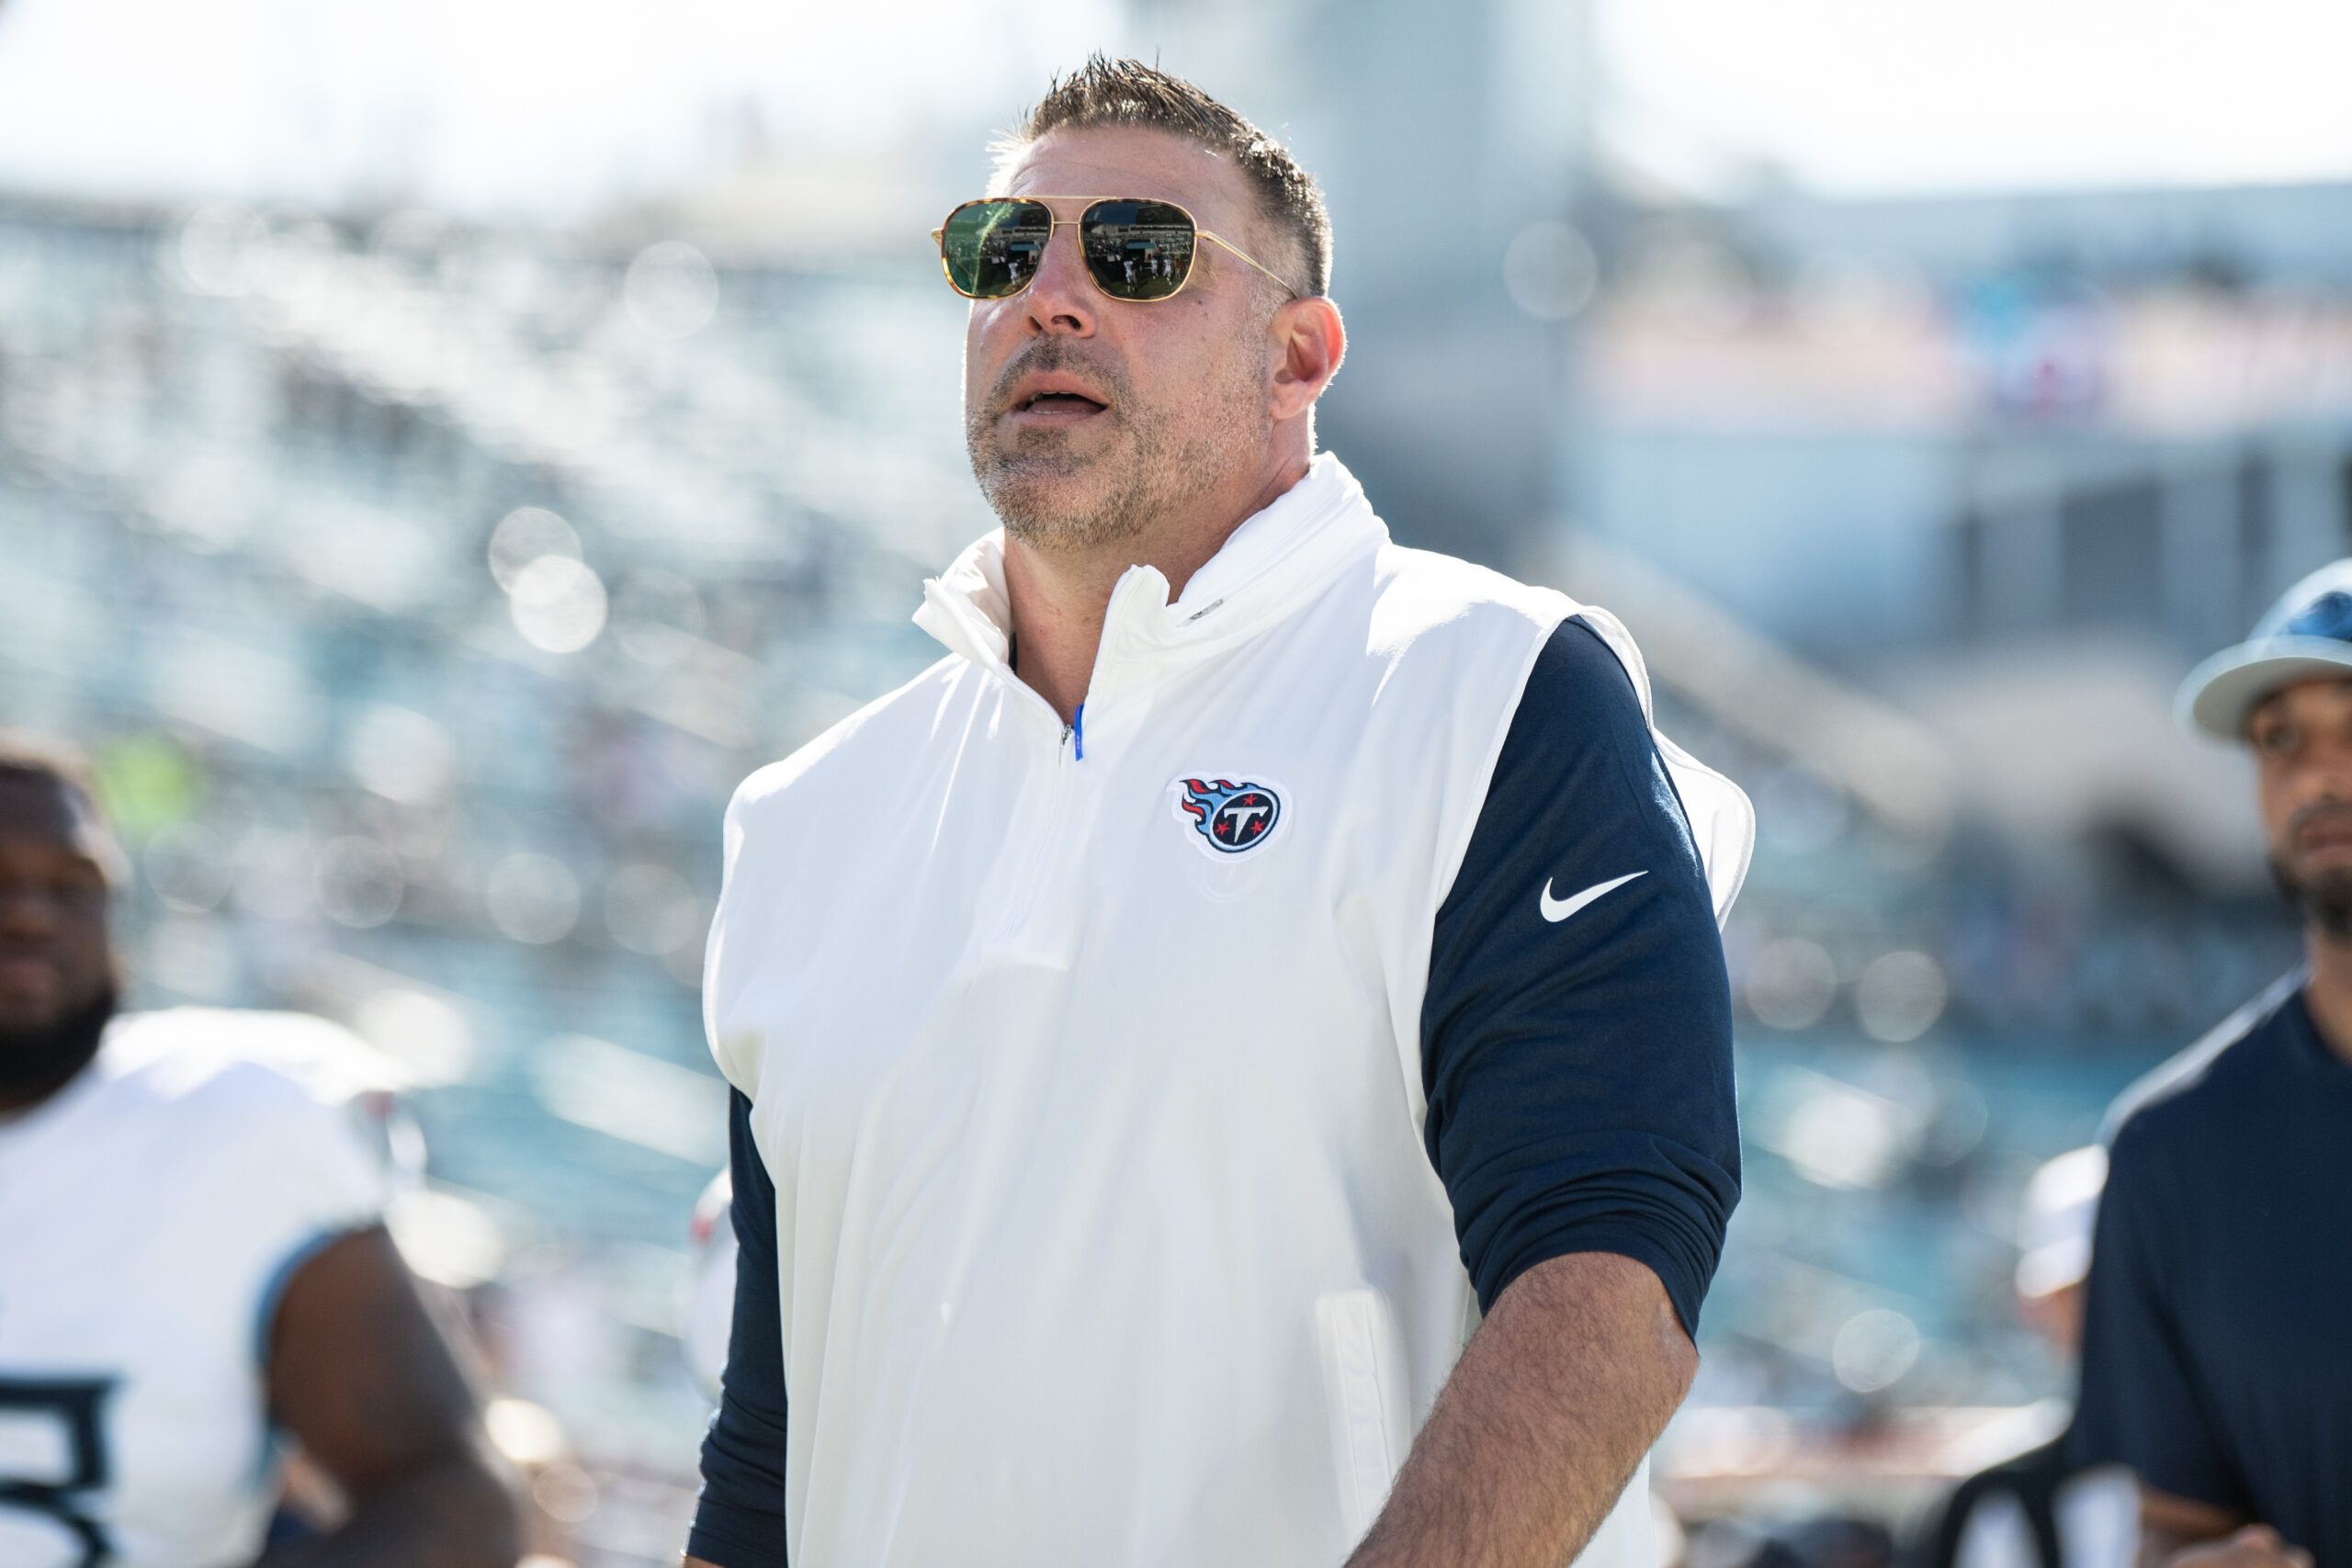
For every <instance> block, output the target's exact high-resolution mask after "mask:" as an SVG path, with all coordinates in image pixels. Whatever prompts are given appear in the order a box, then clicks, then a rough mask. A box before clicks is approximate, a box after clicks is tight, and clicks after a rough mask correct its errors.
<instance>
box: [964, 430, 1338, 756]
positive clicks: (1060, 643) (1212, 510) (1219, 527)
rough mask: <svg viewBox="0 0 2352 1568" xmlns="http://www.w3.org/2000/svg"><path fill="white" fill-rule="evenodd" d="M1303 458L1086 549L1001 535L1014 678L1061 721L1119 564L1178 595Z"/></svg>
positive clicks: (1075, 695)
mask: <svg viewBox="0 0 2352 1568" xmlns="http://www.w3.org/2000/svg"><path fill="white" fill-rule="evenodd" d="M1306 468H1307V459H1306V457H1303V456H1302V457H1295V458H1294V459H1291V460H1287V461H1283V462H1281V463H1278V464H1277V465H1275V466H1274V467H1272V468H1270V469H1269V470H1268V471H1266V472H1264V473H1262V474H1261V475H1260V476H1258V477H1257V479H1256V482H1255V483H1254V485H1253V487H1252V488H1250V490H1248V491H1240V492H1239V499H1238V500H1237V499H1234V495H1233V493H1232V492H1227V493H1224V494H1221V495H1220V496H1219V497H1218V498H1217V501H1216V504H1215V505H1213V506H1211V507H1209V508H1207V509H1205V510H1204V511H1203V512H1201V513H1196V514H1195V515H1193V516H1191V517H1187V518H1182V519H1173V520H1170V521H1169V522H1167V523H1165V524H1161V525H1155V526H1153V527H1152V528H1150V529H1149V530H1148V531H1147V532H1145V533H1143V534H1139V535H1137V536H1135V537H1133V538H1128V539H1122V540H1120V541H1118V542H1117V543H1115V544H1111V545H1107V546H1103V547H1097V548H1092V549H1074V550H1064V549H1057V548H1056V547H1053V546H1051V545H1038V544H1035V543H1031V542H1029V541H1027V540H1023V539H1019V538H1015V537H1013V536H1012V534H1011V533H1010V532H1009V531H1008V532H1007V534H1006V536H1005V543H1004V587H1005V595H1006V597H1007V598H1008V599H1009V600H1010V601H1011V602H1012V642H1013V647H1014V649H1015V653H1016V656H1017V664H1016V671H1017V672H1018V673H1019V675H1020V677H1021V679H1022V681H1023V682H1024V683H1025V684H1027V685H1028V686H1029V687H1030V688H1031V689H1032V690H1034V691H1035V693H1036V694H1038V695H1039V696H1041V697H1043V698H1045V699H1046V702H1048V703H1050V704H1051V705H1053V708H1054V711H1055V712H1056V713H1058V714H1060V715H1061V716H1062V719H1063V721H1064V722H1065V723H1067V722H1068V721H1069V719H1070V717H1071V716H1073V715H1074V714H1076V713H1077V711H1078V706H1079V705H1080V703H1082V702H1084V701H1085V700H1086V687H1087V682H1089V681H1090V680H1091V679H1092V677H1093V674H1094V655H1095V651H1096V650H1097V649H1099V648H1100V647H1101V646H1102V642H1103V618H1104V617H1105V616H1106V615H1108V614H1109V612H1110V607H1111V591H1112V590H1113V589H1114V588H1115V587H1117V586H1118V583H1119V579H1120V578H1121V577H1123V576H1125V574H1126V571H1127V569H1128V568H1130V567H1136V566H1148V567H1154V568H1157V569H1158V570H1159V574H1160V575H1161V576H1162V577H1165V578H1166V579H1167V580H1168V597H1169V602H1170V603H1171V604H1173V603H1174V602H1175V601H1176V600H1177V599H1178V598H1180V597H1182V594H1183V592H1184V585H1185V584H1186V583H1187V582H1189V581H1192V579H1193V573H1194V572H1196V571H1198V570H1201V568H1202V567H1204V566H1205V565H1207V564H1208V561H1209V558H1211V557H1212V556H1214V555H1216V553H1217V551H1219V550H1221V549H1223V548H1224V547H1225V542H1226V540H1227V539H1229V538H1231V537H1232V536H1233V531H1234V530H1235V529H1237V528H1238V527H1240V526H1241V525H1242V524H1244V523H1246V522H1248V521H1249V520H1250V518H1252V517H1254V516H1256V515H1257V514H1258V513H1261V512H1262V511H1264V510H1265V509H1266V508H1267V507H1268V506H1271V505H1272V504H1273V502H1274V500H1275V498H1276V497H1278V496H1280V495H1282V494H1283V492H1284V491H1287V490H1289V489H1290V488H1291V486H1293V485H1295V484H1296V483H1297V482H1298V481H1299V480H1300V479H1304V478H1305V477H1306Z"/></svg>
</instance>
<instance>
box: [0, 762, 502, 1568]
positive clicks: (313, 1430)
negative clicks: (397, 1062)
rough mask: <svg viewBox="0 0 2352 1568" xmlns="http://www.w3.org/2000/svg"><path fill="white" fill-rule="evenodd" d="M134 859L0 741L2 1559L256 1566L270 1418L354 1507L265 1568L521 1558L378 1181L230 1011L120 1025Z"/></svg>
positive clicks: (73, 1564) (70, 768)
mask: <svg viewBox="0 0 2352 1568" xmlns="http://www.w3.org/2000/svg"><path fill="white" fill-rule="evenodd" d="M124 869H125V862H124V859H123V856H122V853H121V851H120V850H119V847H118V846H117V845H116V842H115V840H114V839H113V836H112V834H111V832H110V830H109V829H107V825H106V823H105V821H104V820H103V819H102V818H101V817H100V815H99V811H98V807H97V804H96V796H95V795H94V794H93V792H92V791H91V789H90V787H89V786H88V784H87V783H86V782H85V777H84V774H83V773H82V772H81V770H80V767H79V765H78V763H76V762H75V761H74V760H73V759H72V758H70V757H69V756H67V755H65V754H63V753H62V752H59V751H56V750H51V749H48V748H44V747H42V746H40V745H39V744H37V743H33V742H28V741H25V740H21V739H0V1562H5V1563H6V1564H8V1565H9V1568H101V1565H104V1568H224V1565H227V1564H235V1563H250V1562H254V1558H255V1556H256V1555H257V1554H258V1553H259V1552H260V1551H261V1546H262V1541H263V1538H264V1533H265V1530H266V1528H267V1526H268V1523H269V1517H270V1511H271V1507H272V1505H273V1504H274V1502H275V1501H276V1498H277V1470H278V1467H277V1463H276V1448H277V1439H276V1436H275V1433H274V1431H273V1428H274V1427H282V1428H284V1429H285V1430H286V1431H287V1432H288V1433H289V1434H291V1435H292V1437H293V1438H295V1439H296V1440H297V1441H299V1442H300V1445H301V1447H302V1450H303V1451H304V1453H305V1454H306V1455H307V1456H308V1457H309V1459H310V1460H311V1461H313V1462H314V1463H315V1464H316V1465H317V1466H319V1467H320V1468H322V1470H323V1471H324V1472H326V1473H327V1474H328V1475H329V1476H331V1477H332V1478H333V1479H334V1481H335V1482H336V1483H338V1485H339V1486H340V1488H341V1489H342V1491H343V1492H344V1493H345V1495H346V1497H347V1500H348V1503H349V1513H348V1517H347V1518H346V1519H345V1522H344V1523H343V1524H342V1526H341V1527H340V1528H339V1529H334V1531H332V1532H331V1533H329V1534H327V1535H325V1536H323V1537H322V1538H320V1539H318V1540H312V1541H310V1542H308V1543H307V1544H305V1545H303V1546H300V1547H299V1548H292V1549H288V1551H284V1552H282V1553H277V1552H274V1553H272V1554H270V1555H269V1556H267V1557H266V1558H264V1559H263V1562H265V1563H266V1565H267V1568H298V1565H299V1568H334V1565H339V1564H351V1565H353V1568H357V1565H359V1564H363V1563H364V1564H367V1565H368V1568H395V1565H403V1564H413V1565H415V1568H426V1565H428V1564H429V1565H430V1568H474V1565H480V1568H493V1565H495V1568H505V1565H508V1564H511V1563H513V1562H514V1561H515V1534H514V1530H515V1525H514V1517H513V1513H512V1509H511V1506H510V1504H509V1502H508V1499H507V1497H506V1495H505V1492H504V1489H503V1486H502V1485H501V1483H499V1481H498V1480H497V1478H496V1477H495V1476H494V1474H493V1473H492V1471H491V1469H490V1468H489V1465H488V1463H487V1461H485V1459H484V1458H483V1457H482V1455H483V1452H484V1450H483V1449H482V1447H481V1443H480V1441H479V1440H478V1436H477V1427H478V1423H477V1420H476V1413H475V1407H474V1400H473V1396H472V1394H471V1393H470V1391H469V1389H468V1387H467V1385H466V1382H465V1380H464V1379H463V1377H462V1376H460V1374H459V1372H458V1369H457V1367H456V1365H455V1364H454V1362H453V1361H452V1359H451V1358H450V1355H449V1352H448V1349H447V1347H446V1346H445V1345H444V1343H443V1342H442V1339H441V1337H440V1336H439V1334H438V1333H437V1331H436V1330H435V1327H434V1325H433V1324H432V1322H431V1320H430V1319H429V1318H428V1317H427V1316H426V1315H425V1311H424V1306H423V1304H422V1303H420V1301H419V1300H418V1297H417V1293H416V1290H415V1287H414V1285H413V1282H412V1280H411V1279H410V1277H409V1274H408V1271H407V1269H405V1268H404V1267H403V1266H402V1264H401V1259H400V1256H399V1254H398V1253H397V1252H396V1251H395V1250H394V1249H393V1247H392V1244H391V1242H390V1238H389V1237H388V1236H387V1235H386V1234H385V1232H384V1229H383V1227H382V1225H381V1224H380V1223H379V1218H378V1209H379V1205H380V1202H381V1198H382V1195H381V1192H380V1191H379V1188H380V1185H381V1174H380V1168H379V1167H376V1166H372V1165H371V1164H370V1163H369V1161H368V1156H367V1155H366V1153H365V1151H364V1150H363V1148H362V1146H361V1145H360V1144H359V1142H358V1141H357V1139H356V1136H354V1135H353V1133H352V1130H351V1129H349V1128H348V1127H347V1126H346V1125H345V1123H343V1122H341V1121H340V1120H339V1119H338V1117H337V1115H336V1113H335V1112H334V1111H333V1110H332V1109H331V1108H330V1107H329V1106H327V1105H326V1104H324V1103H323V1102H322V1101H321V1100H318V1099H317V1098H316V1097H315V1096H314V1095H312V1094H311V1092H309V1091H308V1090H306V1089H303V1088H301V1087H300V1086H299V1085H298V1084H296V1083H295V1082H294V1080H293V1079H291V1078H290V1077H286V1076H282V1075H281V1074H279V1073H277V1072H275V1071H272V1070H270V1069H268V1068H266V1067H265V1066H260V1065H258V1064H257V1063H255V1062H254V1061H252V1060H250V1059H241V1058H240V1057H239V1055H238V1054H237V1052H236V1051H235V1048H234V1042H233V1041H229V1040H222V1039H220V1038H219V1037H218V1028H219V1025H220V1022H221V1021H224V1020H232V1019H233V1018H234V1017H235V1015H233V1014H222V1013H217V1012H216V1013H209V1014H207V1013H198V1014H194V1015H192V1018H190V1017H183V1015H181V1014H176V1013H160V1014H150V1015H146V1016H143V1017H118V1016H117V1013H116V1002H117V993H118V981H117V976H116V966H115V961H114V956H113V950H112V947H111V944H110V942H109V938H108V931H107V922H108V904H109V901H110V898H111V896H112V894H113V892H114V890H115V889H116V888H117V887H119V886H121V881H122V876H123V873H124ZM274 1022H275V1021H274ZM318 1027H320V1028H323V1027H325V1026H323V1025H319V1026H318Z"/></svg>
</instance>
